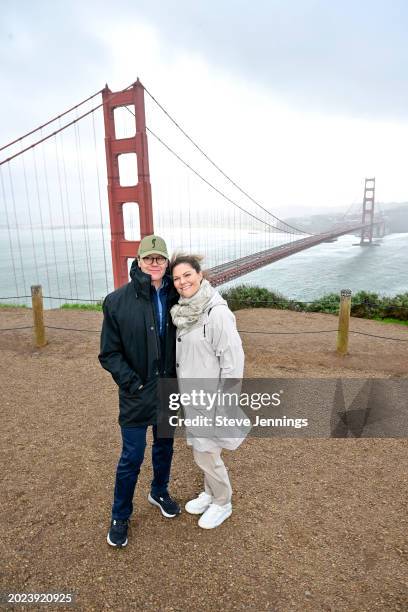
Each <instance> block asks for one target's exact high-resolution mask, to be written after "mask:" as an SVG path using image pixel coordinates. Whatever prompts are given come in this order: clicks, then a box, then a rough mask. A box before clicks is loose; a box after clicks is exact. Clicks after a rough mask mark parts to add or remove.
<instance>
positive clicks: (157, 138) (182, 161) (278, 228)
mask: <svg viewBox="0 0 408 612" xmlns="http://www.w3.org/2000/svg"><path fill="white" fill-rule="evenodd" d="M130 112H131V111H130ZM146 131H147V132H149V134H151V135H152V136H153V137H154V138H156V140H158V142H160V144H162V145H163V146H164V147H165V148H166V149H167V150H168V151H169V152H170V153H171V154H172V155H174V156H175V157H176V158H177V159H178V160H179V161H180V162H181V163H182V164H183V165H184V166H185V167H186V168H188V169H189V170H191V172H193V173H194V174H195V175H196V176H197V177H198V178H199V179H200V180H201V181H203V182H204V183H205V184H206V185H208V187H211V189H213V190H214V191H216V192H217V193H218V195H220V196H221V197H222V198H224V199H225V200H227V202H229V203H230V204H232V205H233V206H235V207H236V208H239V209H240V210H241V211H242V212H244V213H245V214H246V215H249V216H250V217H252V218H253V219H256V221H260V222H261V223H262V224H263V225H267V226H268V227H270V228H272V229H275V230H277V231H278V232H284V233H287V231H286V230H284V229H282V228H280V227H276V225H272V224H271V223H268V222H267V221H264V220H263V219H261V218H260V217H257V216H256V215H254V214H253V213H251V212H249V211H248V210H245V208H243V207H242V206H240V205H239V204H237V203H236V202H235V201H234V200H232V199H231V198H230V197H228V196H227V195H226V194H225V193H223V192H222V191H221V190H220V189H218V187H216V186H215V185H213V184H212V183H211V182H210V181H208V180H207V179H206V178H205V177H203V176H202V175H201V174H200V173H199V172H198V171H197V170H195V169H194V168H193V167H192V166H191V165H190V164H189V163H188V162H186V161H184V159H183V158H182V157H180V155H179V154H178V153H176V152H175V151H174V150H173V149H172V148H171V147H170V146H169V145H168V144H166V143H165V142H164V141H163V140H162V139H161V138H160V137H159V136H157V134H155V133H154V132H153V130H151V129H150V128H149V127H147V126H146Z"/></svg>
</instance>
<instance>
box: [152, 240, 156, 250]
mask: <svg viewBox="0 0 408 612" xmlns="http://www.w3.org/2000/svg"><path fill="white" fill-rule="evenodd" d="M152 248H153V249H154V248H156V238H153V239H152Z"/></svg>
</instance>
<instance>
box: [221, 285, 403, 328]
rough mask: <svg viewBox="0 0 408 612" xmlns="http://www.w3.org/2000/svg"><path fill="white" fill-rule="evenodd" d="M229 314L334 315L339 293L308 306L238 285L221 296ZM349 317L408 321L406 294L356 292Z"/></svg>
mask: <svg viewBox="0 0 408 612" xmlns="http://www.w3.org/2000/svg"><path fill="white" fill-rule="evenodd" d="M222 296H223V297H224V298H225V299H226V300H227V302H228V305H229V307H230V308H231V310H239V309H242V308H277V309H285V310H295V311H304V312H324V313H327V314H334V315H337V314H338V312H339V305H340V292H339V293H328V294H327V295H324V296H323V297H320V298H318V299H317V300H313V301H312V302H310V303H307V302H301V301H298V300H289V299H288V298H287V297H285V296H284V295H282V294H281V293H278V292H277V291H269V289H265V288H264V287H259V286H253V287H252V286H250V285H237V286H235V287H231V288H230V289H227V290H225V291H223V292H222ZM351 316H353V317H360V318H364V319H377V320H383V319H386V320H387V321H390V322H391V321H408V292H407V293H401V294H398V295H396V296H394V297H381V296H379V295H378V293H371V292H369V291H358V292H357V293H355V294H354V295H352V297H351Z"/></svg>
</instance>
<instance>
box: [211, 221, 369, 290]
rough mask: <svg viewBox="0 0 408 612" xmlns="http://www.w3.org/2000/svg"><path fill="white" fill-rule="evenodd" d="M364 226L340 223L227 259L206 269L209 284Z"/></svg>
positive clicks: (223, 281)
mask: <svg viewBox="0 0 408 612" xmlns="http://www.w3.org/2000/svg"><path fill="white" fill-rule="evenodd" d="M377 223H378V222H374V225H376V224H377ZM364 227H367V228H368V227H370V226H369V225H363V224H362V223H360V224H357V225H356V224H348V225H341V226H339V227H336V228H333V229H331V230H330V231H329V232H326V233H323V234H316V235H314V236H307V237H306V238H301V239H299V240H295V241H294V242H290V243H286V244H282V245H280V246H277V247H272V248H271V249H266V250H265V251H259V252H258V253H253V254H252V255H247V256H246V257H241V258H240V259H234V261H228V262H226V263H223V264H220V265H219V266H214V267H213V268H208V269H207V270H206V275H207V277H208V279H209V281H210V282H211V284H212V285H213V286H214V287H216V286H217V285H222V284H223V283H226V282H228V281H230V280H233V279H234V278H238V277H239V276H242V275H244V274H248V272H252V271H253V270H257V269H258V268H262V267H263V266H267V265H268V264H270V263H272V262H274V261H278V260H279V259H283V258H284V257H289V255H293V254H294V253H299V251H304V250H305V249H310V248H311V247H313V246H316V245H317V244H321V243H322V242H331V241H332V240H333V239H334V238H338V237H339V236H343V235H344V234H349V233H351V232H357V231H361V230H362V229H363V228H364Z"/></svg>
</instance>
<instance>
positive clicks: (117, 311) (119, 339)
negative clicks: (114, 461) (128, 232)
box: [99, 260, 178, 427]
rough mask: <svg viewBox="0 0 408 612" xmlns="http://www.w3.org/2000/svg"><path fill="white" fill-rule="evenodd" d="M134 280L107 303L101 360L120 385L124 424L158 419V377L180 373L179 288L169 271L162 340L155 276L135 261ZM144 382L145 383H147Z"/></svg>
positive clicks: (105, 302)
mask: <svg viewBox="0 0 408 612" xmlns="http://www.w3.org/2000/svg"><path fill="white" fill-rule="evenodd" d="M130 277H131V281H130V282H129V283H128V284H127V285H123V287H120V288H119V289H116V291H113V293H110V294H109V295H108V296H107V297H106V298H105V301H104V303H103V314H104V320H103V326H102V333H101V352H100V354H99V361H100V362H101V364H102V367H103V368H105V370H108V372H110V373H111V374H112V377H113V379H114V381H115V382H116V384H117V385H118V387H119V424H120V425H121V426H125V427H135V426H139V425H152V424H155V423H156V422H157V418H158V410H159V405H158V380H159V377H160V376H163V377H165V378H172V377H174V376H175V358H176V350H175V336H176V334H175V327H174V325H173V323H172V320H171V316H170V308H171V307H172V305H173V304H175V303H176V302H177V299H178V294H177V292H176V290H175V289H174V287H173V283H172V282H171V279H170V277H168V279H169V281H170V283H169V293H168V298H167V321H166V330H165V338H164V342H162V346H164V351H165V355H162V356H161V346H160V345H161V343H160V338H159V333H158V330H157V320H156V316H155V311H154V304H153V301H152V295H151V277H150V276H149V275H148V274H145V273H144V272H142V271H141V270H140V268H139V266H138V265H137V262H136V260H135V261H134V262H133V264H132V267H131V270H130ZM141 385H143V387H142V388H140V387H141Z"/></svg>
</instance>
